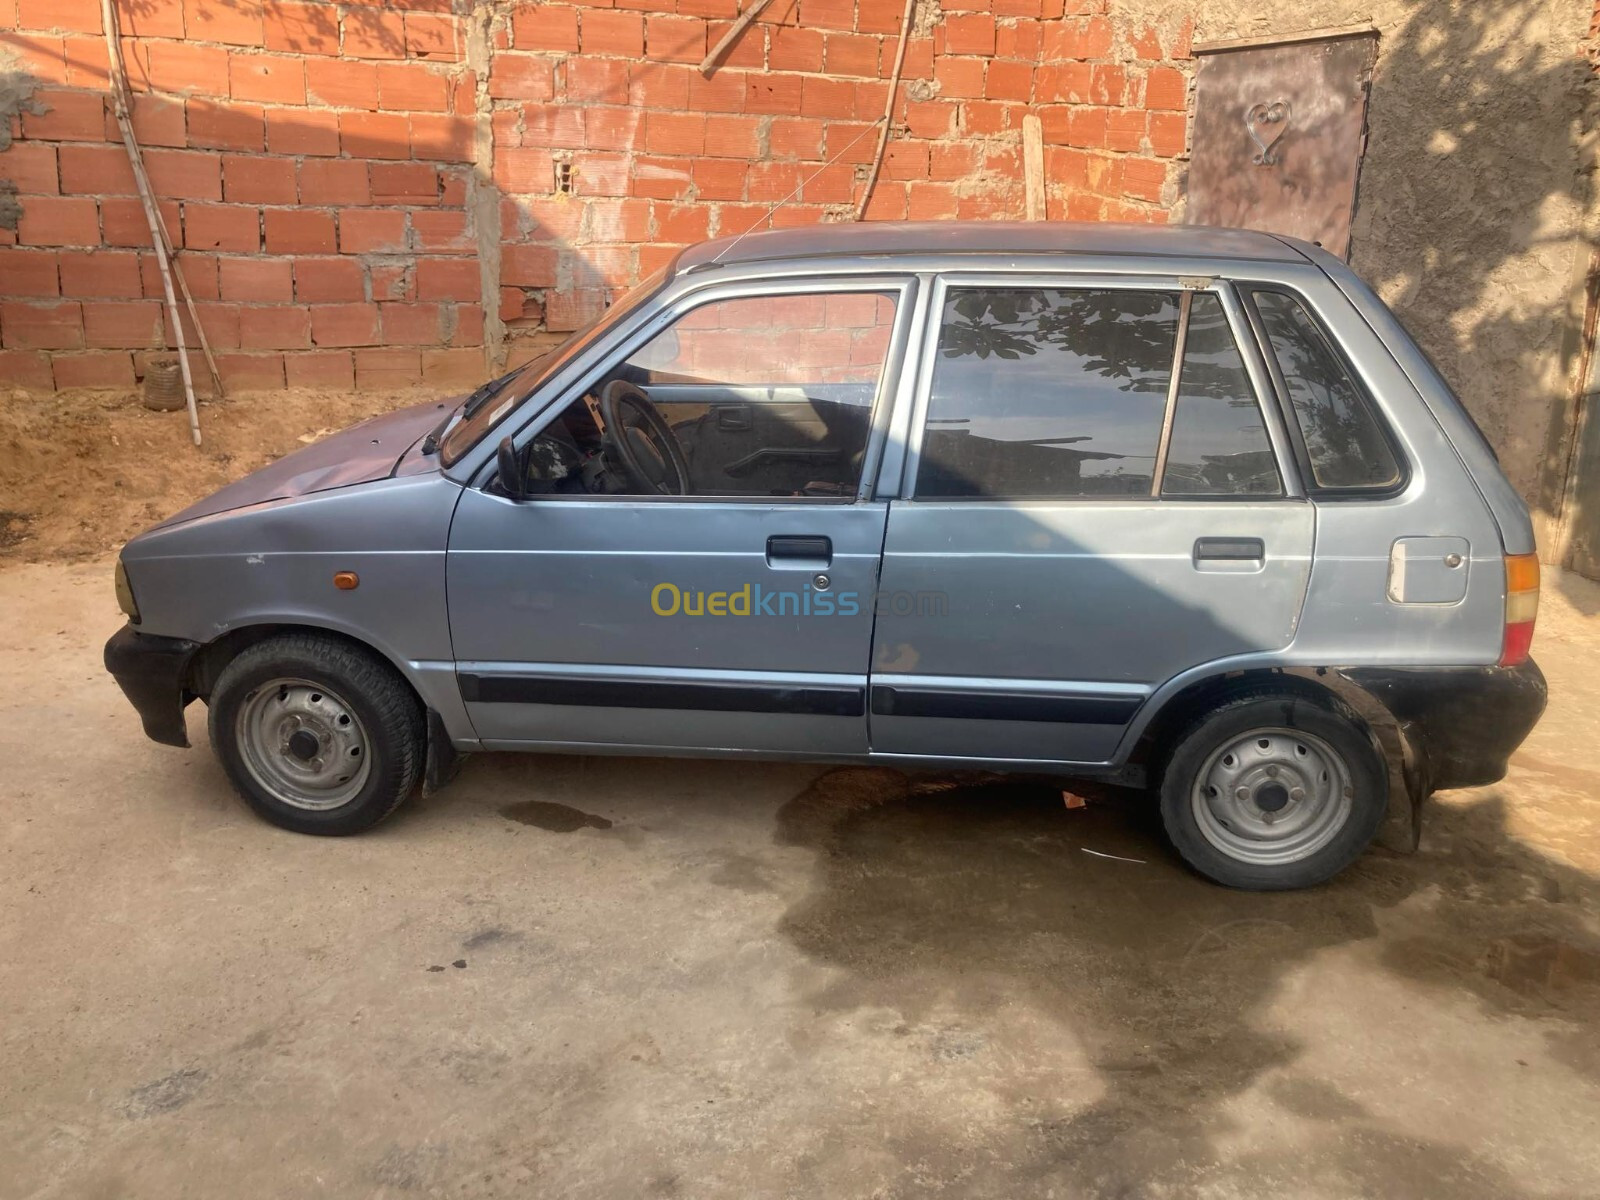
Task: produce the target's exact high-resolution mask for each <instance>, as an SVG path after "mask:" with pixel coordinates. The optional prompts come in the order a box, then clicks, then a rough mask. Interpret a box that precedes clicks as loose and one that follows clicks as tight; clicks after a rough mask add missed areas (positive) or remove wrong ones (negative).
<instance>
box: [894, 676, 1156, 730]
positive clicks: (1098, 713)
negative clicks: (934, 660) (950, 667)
mask: <svg viewBox="0 0 1600 1200" xmlns="http://www.w3.org/2000/svg"><path fill="white" fill-rule="evenodd" d="M1143 703H1144V701H1143V700H1142V699H1140V698H1139V697H1137V696H1042V695H1039V694H1037V693H1034V692H936V691H930V690H925V689H922V688H905V687H889V686H887V685H884V684H877V685H874V686H873V689H872V712H873V714H874V715H875V716H880V717H956V718H960V719H964V720H968V721H1045V722H1050V723H1052V724H1057V725H1126V724H1127V723H1128V722H1129V721H1130V720H1131V719H1132V718H1133V714H1134V713H1136V712H1138V711H1139V706H1140V705H1141V704H1143Z"/></svg>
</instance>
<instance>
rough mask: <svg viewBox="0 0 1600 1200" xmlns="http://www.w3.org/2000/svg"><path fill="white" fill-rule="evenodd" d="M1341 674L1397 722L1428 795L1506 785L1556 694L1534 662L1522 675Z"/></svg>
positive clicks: (1479, 670)
mask: <svg viewBox="0 0 1600 1200" xmlns="http://www.w3.org/2000/svg"><path fill="white" fill-rule="evenodd" d="M1340 673H1341V674H1342V675H1343V676H1344V677H1345V678H1346V679H1348V680H1350V682H1351V683H1354V684H1355V685H1356V686H1358V687H1360V688H1361V689H1362V690H1363V691H1365V692H1366V693H1367V694H1368V695H1370V696H1372V697H1373V699H1375V700H1377V701H1378V702H1379V703H1380V704H1382V705H1383V706H1384V707H1385V708H1387V709H1388V710H1389V712H1390V713H1392V714H1393V715H1394V718H1395V720H1396V722H1398V723H1399V725H1400V727H1401V729H1402V730H1403V731H1404V733H1405V735H1406V740H1407V741H1408V742H1409V743H1410V745H1411V748H1412V750H1413V751H1414V753H1415V754H1416V756H1417V759H1418V765H1419V766H1420V767H1421V768H1422V771H1423V790H1424V792H1432V791H1439V790H1443V789H1445V788H1459V787H1477V786H1479V785H1482V784H1486V783H1494V782H1496V781H1497V780H1499V779H1502V778H1504V777H1505V773H1506V763H1507V761H1508V760H1509V759H1510V758H1511V755H1512V754H1513V753H1514V752H1515V751H1516V749H1517V747H1518V746H1520V745H1522V742H1523V739H1524V738H1526V737H1527V736H1528V734H1529V732H1530V731H1532V729H1533V727H1534V726H1535V725H1536V724H1538V722H1539V717H1540V716H1541V715H1542V714H1543V712H1544V706H1545V701H1546V699H1547V698H1548V694H1549V693H1548V689H1547V688H1546V686H1545V681H1544V672H1542V671H1540V670H1539V668H1538V665H1537V664H1535V663H1534V661H1533V660H1532V659H1529V660H1528V661H1527V662H1525V663H1523V664H1522V665H1521V666H1520V667H1447V668H1439V667H1431V668H1430V667H1410V668H1394V667H1355V668H1351V669H1348V670H1345V671H1342V672H1340Z"/></svg>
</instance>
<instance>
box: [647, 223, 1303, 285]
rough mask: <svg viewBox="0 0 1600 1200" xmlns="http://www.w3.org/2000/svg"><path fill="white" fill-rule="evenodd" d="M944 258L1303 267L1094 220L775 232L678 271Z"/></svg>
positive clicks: (1280, 247)
mask: <svg viewBox="0 0 1600 1200" xmlns="http://www.w3.org/2000/svg"><path fill="white" fill-rule="evenodd" d="M940 254H952V255H956V254H991V255H992V254H1085V255H1087V254H1095V255H1118V254H1127V255H1140V256H1147V257H1149V256H1170V257H1175V258H1219V259H1220V258H1228V259H1250V260H1255V261H1258V262H1259V261H1267V262H1288V263H1303V262H1305V261H1306V256H1305V255H1304V254H1302V253H1300V251H1299V250H1297V249H1296V248H1295V247H1294V245H1293V243H1292V241H1290V240H1288V239H1284V238H1279V237H1275V236H1274V235H1272V234H1270V233H1261V232H1258V231H1256V230H1251V229H1222V228H1217V227H1214V226H1208V225H1133V224H1113V223H1109V222H1107V223H1100V222H1090V221H857V222H849V223H845V222H840V223H829V224H824V225H809V226H804V227H800V228H794V229H774V230H766V231H762V232H759V233H748V234H743V235H741V236H737V237H725V238H718V239H716V240H715V241H710V242H702V243H701V244H700V245H698V246H690V247H689V248H688V249H686V250H685V251H684V252H683V254H682V255H681V256H680V257H679V259H678V271H680V272H683V271H688V270H692V269H694V268H696V267H704V266H709V265H710V264H712V263H723V264H733V263H754V262H773V261H782V260H785V259H795V260H800V259H816V258H830V257H851V256H862V257H866V256H870V257H884V256H895V255H906V256H910V255H916V256H919V257H926V256H928V255H935V256H936V255H940Z"/></svg>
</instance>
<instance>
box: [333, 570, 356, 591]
mask: <svg viewBox="0 0 1600 1200" xmlns="http://www.w3.org/2000/svg"><path fill="white" fill-rule="evenodd" d="M333 586H334V587H336V588H338V589H339V590H340V591H341V592H353V591H355V589H356V588H358V587H360V586H361V576H359V575H357V574H356V573H355V572H354V571H340V572H338V573H337V574H335V575H334V577H333Z"/></svg>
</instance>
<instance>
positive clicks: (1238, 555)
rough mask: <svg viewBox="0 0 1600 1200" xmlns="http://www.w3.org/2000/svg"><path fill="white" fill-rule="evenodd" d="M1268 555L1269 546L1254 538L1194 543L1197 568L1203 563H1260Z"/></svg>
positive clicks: (1216, 539) (1200, 540) (1197, 539)
mask: <svg viewBox="0 0 1600 1200" xmlns="http://www.w3.org/2000/svg"><path fill="white" fill-rule="evenodd" d="M1266 555H1267V546H1266V543H1265V542H1263V541H1262V540H1261V539H1260V538H1253V537H1203V538H1196V539H1195V543H1194V562H1195V566H1199V565H1200V564H1201V563H1208V562H1210V563H1223V562H1247V563H1258V564H1259V563H1260V562H1261V560H1262V559H1264V558H1265V557H1266Z"/></svg>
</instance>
